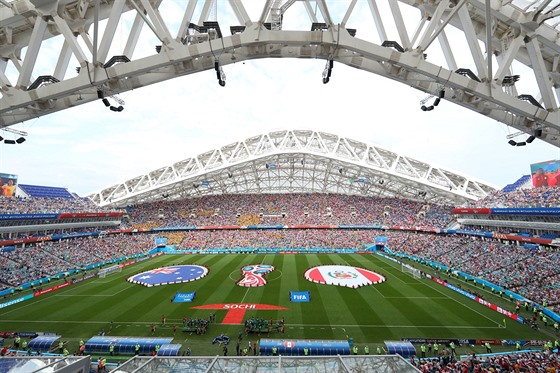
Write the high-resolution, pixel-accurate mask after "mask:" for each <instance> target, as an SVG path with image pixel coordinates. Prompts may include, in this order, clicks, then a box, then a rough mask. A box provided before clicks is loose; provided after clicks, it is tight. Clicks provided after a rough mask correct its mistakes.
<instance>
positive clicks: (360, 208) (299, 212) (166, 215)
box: [128, 193, 453, 228]
mask: <svg viewBox="0 0 560 373" xmlns="http://www.w3.org/2000/svg"><path fill="white" fill-rule="evenodd" d="M451 209H452V207H451V206H439V205H434V204H429V203H426V202H423V201H412V200H407V199H401V198H381V197H364V196H356V195H342V194H320V193H312V194H232V195H211V196H203V197H199V198H191V199H185V200H180V201H159V202H154V203H148V204H142V205H137V206H130V207H129V208H128V214H129V222H130V223H129V224H130V225H131V226H132V227H133V228H145V227H149V228H154V227H184V226H192V225H279V224H280V225H297V224H316V225H329V224H340V225H363V224H367V225H384V226H407V227H420V228H433V227H438V228H444V227H446V226H447V225H449V223H451V222H452V221H453V214H452V210H451Z"/></svg>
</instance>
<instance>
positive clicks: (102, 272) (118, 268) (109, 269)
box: [97, 265, 122, 278]
mask: <svg viewBox="0 0 560 373" xmlns="http://www.w3.org/2000/svg"><path fill="white" fill-rule="evenodd" d="M114 272H122V267H121V266H119V265H114V266H111V267H107V268H103V269H100V270H99V272H98V273H97V276H99V277H100V278H105V277H107V275H108V274H111V273H114Z"/></svg>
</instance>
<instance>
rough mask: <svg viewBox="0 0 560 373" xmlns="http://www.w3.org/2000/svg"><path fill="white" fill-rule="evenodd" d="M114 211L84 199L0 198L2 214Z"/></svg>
mask: <svg viewBox="0 0 560 373" xmlns="http://www.w3.org/2000/svg"><path fill="white" fill-rule="evenodd" d="M108 211H115V209H113V208H111V207H110V206H108V207H99V206H97V205H96V204H95V203H93V202H91V201H90V200H89V199H86V198H52V197H27V198H17V197H4V196H0V212H1V213H2V214H52V213H63V212H108Z"/></svg>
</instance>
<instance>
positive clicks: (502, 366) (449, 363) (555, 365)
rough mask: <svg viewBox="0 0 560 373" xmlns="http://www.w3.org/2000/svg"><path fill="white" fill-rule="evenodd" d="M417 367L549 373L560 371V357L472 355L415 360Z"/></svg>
mask: <svg viewBox="0 0 560 373" xmlns="http://www.w3.org/2000/svg"><path fill="white" fill-rule="evenodd" d="M412 364H413V365H415V366H416V367H417V368H418V369H419V370H420V371H421V372H423V373H436V372H437V373H470V372H473V373H474V372H476V373H490V372H493V373H498V372H527V373H540V372H543V373H545V372H546V373H548V372H552V373H554V372H559V371H560V355H558V354H554V353H551V352H550V351H546V352H541V351H539V352H523V353H516V354H507V355H499V356H484V357H478V356H476V355H474V354H473V355H470V356H469V358H468V359H464V360H456V359H453V358H448V359H443V358H441V359H437V360H436V359H432V360H423V359H422V360H414V361H412Z"/></svg>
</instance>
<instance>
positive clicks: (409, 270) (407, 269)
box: [401, 263, 422, 280]
mask: <svg viewBox="0 0 560 373" xmlns="http://www.w3.org/2000/svg"><path fill="white" fill-rule="evenodd" d="M401 271H402V272H404V273H408V274H409V275H411V276H412V277H414V278H415V279H418V280H419V279H421V278H422V272H421V271H420V270H419V269H416V268H414V267H413V266H411V265H409V264H406V263H402V265H401Z"/></svg>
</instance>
